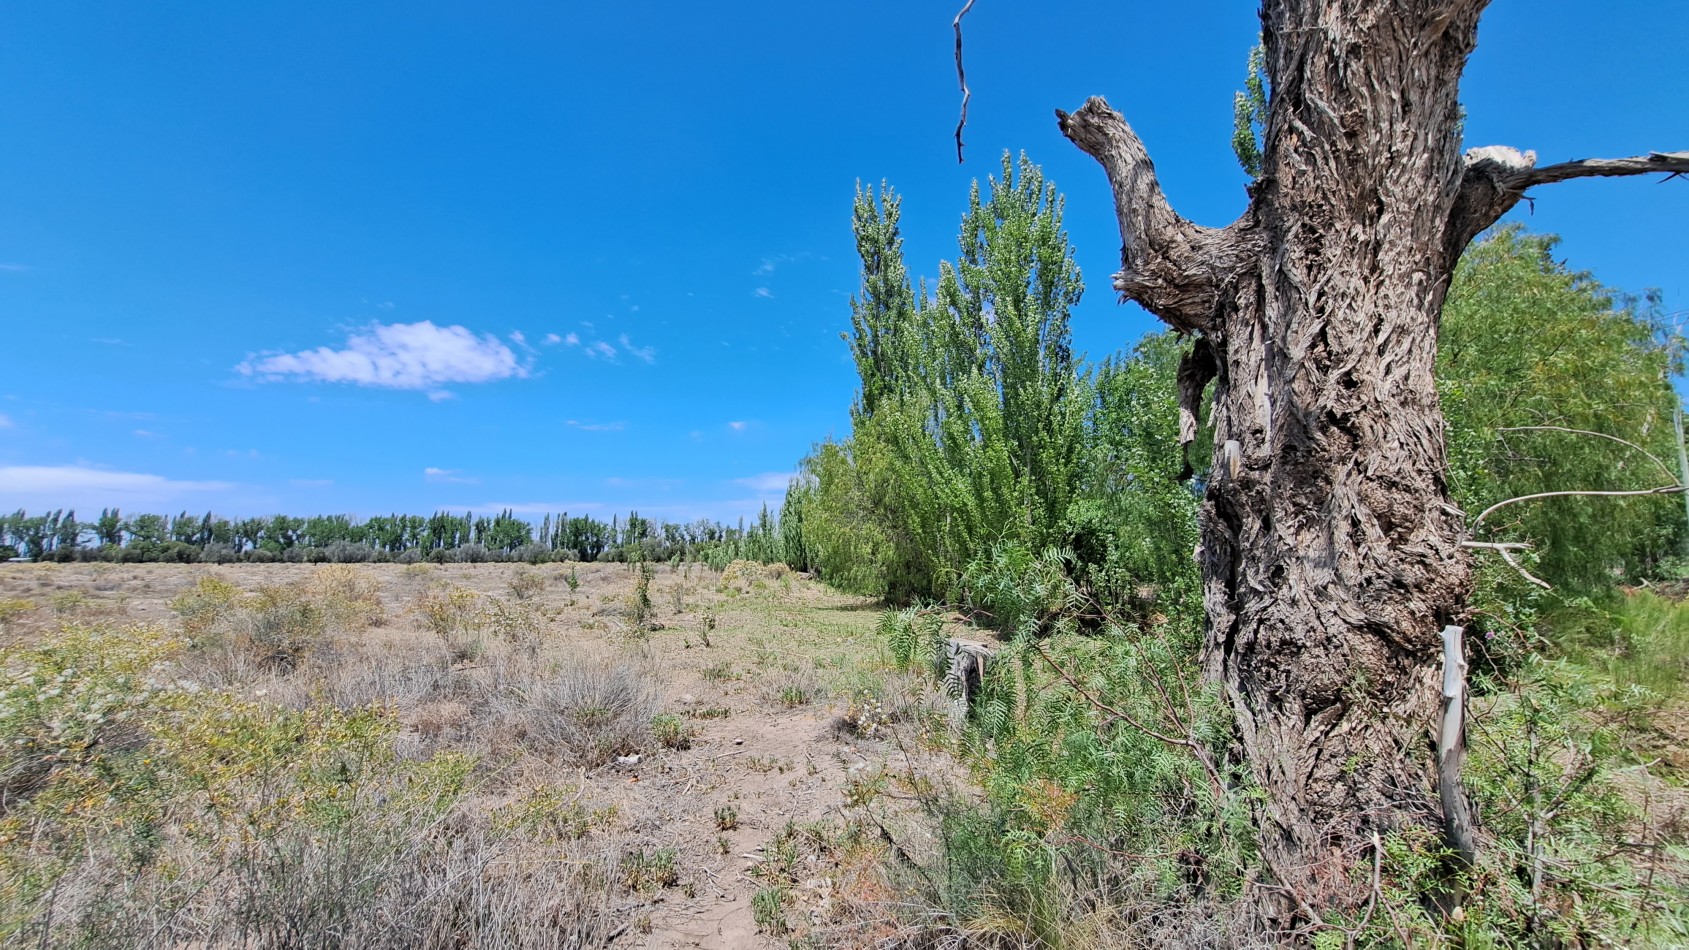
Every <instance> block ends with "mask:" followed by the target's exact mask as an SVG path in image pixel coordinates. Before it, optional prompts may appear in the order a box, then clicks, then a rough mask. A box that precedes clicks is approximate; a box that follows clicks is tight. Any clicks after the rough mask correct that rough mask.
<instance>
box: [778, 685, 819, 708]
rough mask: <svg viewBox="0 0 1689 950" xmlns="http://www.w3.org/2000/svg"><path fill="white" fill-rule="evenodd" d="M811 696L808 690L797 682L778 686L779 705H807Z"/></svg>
mask: <svg viewBox="0 0 1689 950" xmlns="http://www.w3.org/2000/svg"><path fill="white" fill-rule="evenodd" d="M812 698H813V697H811V696H810V694H809V691H808V690H807V689H805V688H804V687H803V686H801V685H799V684H796V683H789V684H787V685H785V686H782V687H780V705H782V706H785V707H786V708H787V709H796V708H797V707H799V706H805V705H808V704H809V701H810V700H811V699H812Z"/></svg>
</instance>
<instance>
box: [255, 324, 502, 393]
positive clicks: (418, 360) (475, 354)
mask: <svg viewBox="0 0 1689 950" xmlns="http://www.w3.org/2000/svg"><path fill="white" fill-rule="evenodd" d="M235 371H236V372H238V373H240V374H241V375H242V376H248V377H252V378H254V379H258V380H262V381H266V382H273V381H277V380H284V379H297V380H307V381H315V382H324V383H351V384H353V385H356V386H374V387H379V388H384V389H420V390H431V391H441V390H440V389H439V387H440V385H441V384H443V383H486V382H493V381H495V380H500V379H510V378H512V377H515V378H523V377H526V376H527V375H528V367H527V366H526V365H524V364H523V363H521V362H520V361H518V360H517V358H516V354H515V353H513V352H511V349H510V347H508V346H505V345H504V344H503V343H502V342H500V341H499V339H498V338H497V337H495V336H493V335H492V334H483V335H481V336H476V335H475V334H474V333H472V332H470V331H469V330H467V329H465V328H464V327H461V326H449V327H437V326H435V325H434V324H433V323H431V322H429V321H427V320H424V321H422V322H420V323H389V324H383V323H373V324H370V326H369V327H367V328H366V329H364V330H362V331H360V332H357V333H353V334H351V335H349V336H348V337H347V338H346V345H345V346H344V347H343V348H341V349H331V348H329V347H326V346H320V347H317V348H316V349H314V350H302V351H300V352H298V353H271V354H263V355H255V356H252V357H249V358H248V359H247V360H246V361H245V362H242V363H241V364H239V365H238V366H236V367H235Z"/></svg>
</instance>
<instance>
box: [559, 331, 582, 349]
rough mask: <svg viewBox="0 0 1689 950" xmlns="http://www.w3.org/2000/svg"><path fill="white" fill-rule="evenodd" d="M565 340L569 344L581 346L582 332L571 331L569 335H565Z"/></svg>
mask: <svg viewBox="0 0 1689 950" xmlns="http://www.w3.org/2000/svg"><path fill="white" fill-rule="evenodd" d="M563 342H564V343H567V344H569V345H570V346H580V345H581V337H580V334H578V333H571V334H569V335H568V336H565V337H564V338H563Z"/></svg>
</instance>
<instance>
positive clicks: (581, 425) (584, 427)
mask: <svg viewBox="0 0 1689 950" xmlns="http://www.w3.org/2000/svg"><path fill="white" fill-rule="evenodd" d="M564 424H565V425H567V426H569V427H571V428H575V429H579V430H581V431H582V432H620V431H622V430H623V429H625V428H627V423H625V422H581V421H580V420H579V419H570V420H568V421H567V422H565V423H564Z"/></svg>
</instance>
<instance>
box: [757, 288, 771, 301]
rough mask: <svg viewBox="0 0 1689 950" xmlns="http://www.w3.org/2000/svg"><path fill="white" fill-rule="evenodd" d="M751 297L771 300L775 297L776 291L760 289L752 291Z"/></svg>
mask: <svg viewBox="0 0 1689 950" xmlns="http://www.w3.org/2000/svg"><path fill="white" fill-rule="evenodd" d="M751 296H753V297H761V298H763V299H764V300H769V299H772V298H773V297H774V291H772V290H769V289H768V288H767V287H758V288H757V289H755V290H753V291H751Z"/></svg>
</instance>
